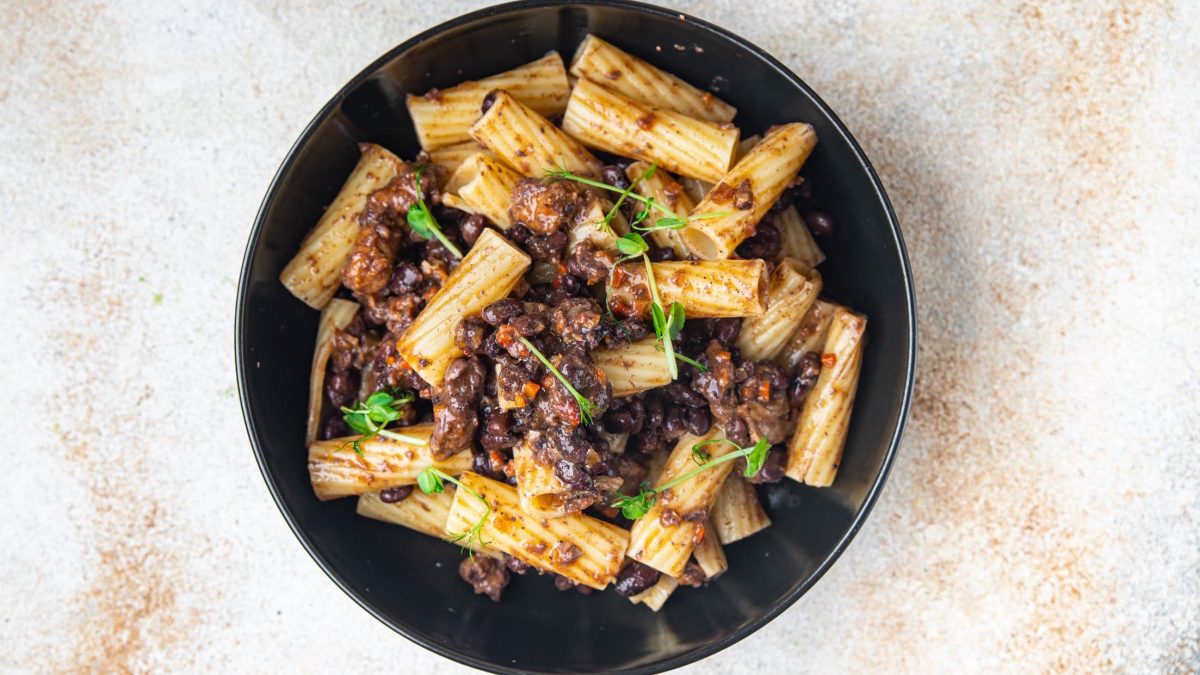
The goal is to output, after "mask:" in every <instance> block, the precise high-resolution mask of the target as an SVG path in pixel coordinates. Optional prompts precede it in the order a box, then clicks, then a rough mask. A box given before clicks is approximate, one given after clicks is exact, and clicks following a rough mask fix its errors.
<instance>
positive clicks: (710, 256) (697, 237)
mask: <svg viewBox="0 0 1200 675" xmlns="http://www.w3.org/2000/svg"><path fill="white" fill-rule="evenodd" d="M683 240H684V243H686V244H687V247H688V248H690V249H691V250H692V253H695V254H696V257H697V258H702V259H704V260H715V259H717V258H720V257H722V256H721V248H720V247H719V246H717V242H716V241H714V240H713V238H712V237H710V236H708V235H707V234H704V233H703V232H701V231H700V230H696V229H693V228H690V227H689V228H687V229H685V230H684V231H683Z"/></svg>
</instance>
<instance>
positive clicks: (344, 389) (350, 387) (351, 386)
mask: <svg viewBox="0 0 1200 675" xmlns="http://www.w3.org/2000/svg"><path fill="white" fill-rule="evenodd" d="M358 385H359V376H358V373H357V372H356V371H353V370H347V371H345V372H340V373H330V375H329V377H327V378H326V379H325V394H326V395H327V396H329V402H330V403H332V404H333V405H335V406H337V407H339V408H340V407H342V406H348V405H350V404H351V403H354V399H355V397H357V396H358Z"/></svg>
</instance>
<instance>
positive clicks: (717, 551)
mask: <svg viewBox="0 0 1200 675" xmlns="http://www.w3.org/2000/svg"><path fill="white" fill-rule="evenodd" d="M725 482H726V483H732V482H733V480H730V479H728V478H727V479H725ZM718 494H720V493H718ZM702 532H703V539H701V540H700V543H699V544H696V548H695V550H693V551H692V557H693V558H695V559H696V564H697V565H699V566H700V569H702V570H704V578H705V580H706V581H712V580H713V579H716V578H717V577H719V576H721V574H723V573H724V572H725V571H726V570H728V569H729V561H728V560H726V559H725V549H723V548H721V542H719V541H717V533H716V532H715V531H714V530H713V523H712V520H709V521H708V522H707V523H705V525H704V529H703V530H702Z"/></svg>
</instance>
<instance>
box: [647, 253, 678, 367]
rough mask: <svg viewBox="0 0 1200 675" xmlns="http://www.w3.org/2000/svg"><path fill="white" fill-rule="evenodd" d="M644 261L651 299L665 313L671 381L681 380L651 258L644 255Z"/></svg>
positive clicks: (664, 338)
mask: <svg viewBox="0 0 1200 675" xmlns="http://www.w3.org/2000/svg"><path fill="white" fill-rule="evenodd" d="M642 261H643V262H644V263H645V264H646V285H647V286H649V287H650V297H651V298H652V299H653V300H654V304H656V305H658V308H659V310H660V311H662V313H663V318H664V321H663V324H664V325H663V334H662V339H663V351H664V352H665V353H666V356H667V372H668V373H670V374H671V379H672V380H676V379H678V378H679V366H678V364H676V363H675V347H674V345H672V344H671V327H670V326H669V325H666V324H667V323H668V322H669V321H668V320H669V317H668V316H667V311H666V308H665V307H663V303H662V298H659V297H658V284H656V283H655V282H654V268H652V267H651V266H650V256H648V255H646V254H645V253H643V254H642Z"/></svg>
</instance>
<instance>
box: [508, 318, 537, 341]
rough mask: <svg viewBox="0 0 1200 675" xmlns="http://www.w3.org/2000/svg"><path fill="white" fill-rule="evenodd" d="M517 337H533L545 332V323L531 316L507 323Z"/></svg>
mask: <svg viewBox="0 0 1200 675" xmlns="http://www.w3.org/2000/svg"><path fill="white" fill-rule="evenodd" d="M508 325H509V326H512V329H513V330H514V331H516V333H517V335H520V336H521V337H533V336H534V335H537V334H539V333H541V332H542V331H544V330H546V322H545V321H544V320H542V319H538V318H536V317H532V316H528V315H526V316H518V317H517V318H515V319H513V320H512V321H510V322H509V323H508Z"/></svg>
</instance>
